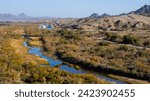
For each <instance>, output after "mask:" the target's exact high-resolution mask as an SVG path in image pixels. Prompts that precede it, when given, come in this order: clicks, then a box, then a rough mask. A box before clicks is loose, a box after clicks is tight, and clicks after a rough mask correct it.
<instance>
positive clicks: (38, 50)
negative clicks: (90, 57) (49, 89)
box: [23, 41, 126, 84]
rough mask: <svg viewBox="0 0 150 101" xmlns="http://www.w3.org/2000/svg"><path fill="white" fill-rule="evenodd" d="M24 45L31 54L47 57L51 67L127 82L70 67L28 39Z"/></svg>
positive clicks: (106, 79) (116, 81) (114, 81)
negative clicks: (30, 44) (33, 45)
mask: <svg viewBox="0 0 150 101" xmlns="http://www.w3.org/2000/svg"><path fill="white" fill-rule="evenodd" d="M23 45H24V46H26V47H28V48H29V51H28V53H29V54H34V55H36V56H39V57H41V58H43V59H45V60H46V61H48V63H49V65H50V66H51V67H54V66H57V65H59V68H60V70H64V71H67V72H70V73H74V74H87V73H88V74H93V75H94V76H96V77H98V78H100V79H103V80H105V81H108V82H113V83H116V84H126V83H125V82H123V81H120V80H116V79H112V78H109V77H107V76H105V75H104V74H101V73H96V72H93V71H88V70H83V69H80V70H77V69H75V68H73V67H70V66H69V65H66V64H63V61H61V60H56V59H54V58H52V57H48V56H45V55H44V54H43V53H42V52H41V48H39V47H31V46H29V45H28V44H27V41H26V42H24V43H23Z"/></svg>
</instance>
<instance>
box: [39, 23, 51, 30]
mask: <svg viewBox="0 0 150 101" xmlns="http://www.w3.org/2000/svg"><path fill="white" fill-rule="evenodd" d="M52 28H53V26H52V25H51V24H41V25H39V29H47V30H51V29H52Z"/></svg>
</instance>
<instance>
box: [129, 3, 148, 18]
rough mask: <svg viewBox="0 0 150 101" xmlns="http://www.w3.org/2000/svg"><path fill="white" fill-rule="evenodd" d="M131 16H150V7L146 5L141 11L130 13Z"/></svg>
mask: <svg viewBox="0 0 150 101" xmlns="http://www.w3.org/2000/svg"><path fill="white" fill-rule="evenodd" d="M130 14H141V15H146V16H150V5H144V6H143V7H141V8H140V9H138V10H136V11H132V12H130Z"/></svg>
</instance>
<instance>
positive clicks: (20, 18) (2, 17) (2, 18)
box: [0, 13, 49, 22]
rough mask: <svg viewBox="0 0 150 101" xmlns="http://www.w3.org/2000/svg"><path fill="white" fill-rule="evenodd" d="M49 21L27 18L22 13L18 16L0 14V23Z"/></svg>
mask: <svg viewBox="0 0 150 101" xmlns="http://www.w3.org/2000/svg"><path fill="white" fill-rule="evenodd" d="M47 19H49V17H31V16H27V15H26V14H24V13H21V14H19V15H13V14H10V13H8V14H0V21H21V22H25V21H44V20H47Z"/></svg>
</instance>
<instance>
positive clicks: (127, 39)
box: [122, 35, 139, 44]
mask: <svg viewBox="0 0 150 101" xmlns="http://www.w3.org/2000/svg"><path fill="white" fill-rule="evenodd" d="M138 41H139V39H138V38H135V37H133V36H131V35H125V36H124V37H123V40H122V43H124V44H137V43H138Z"/></svg>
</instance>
